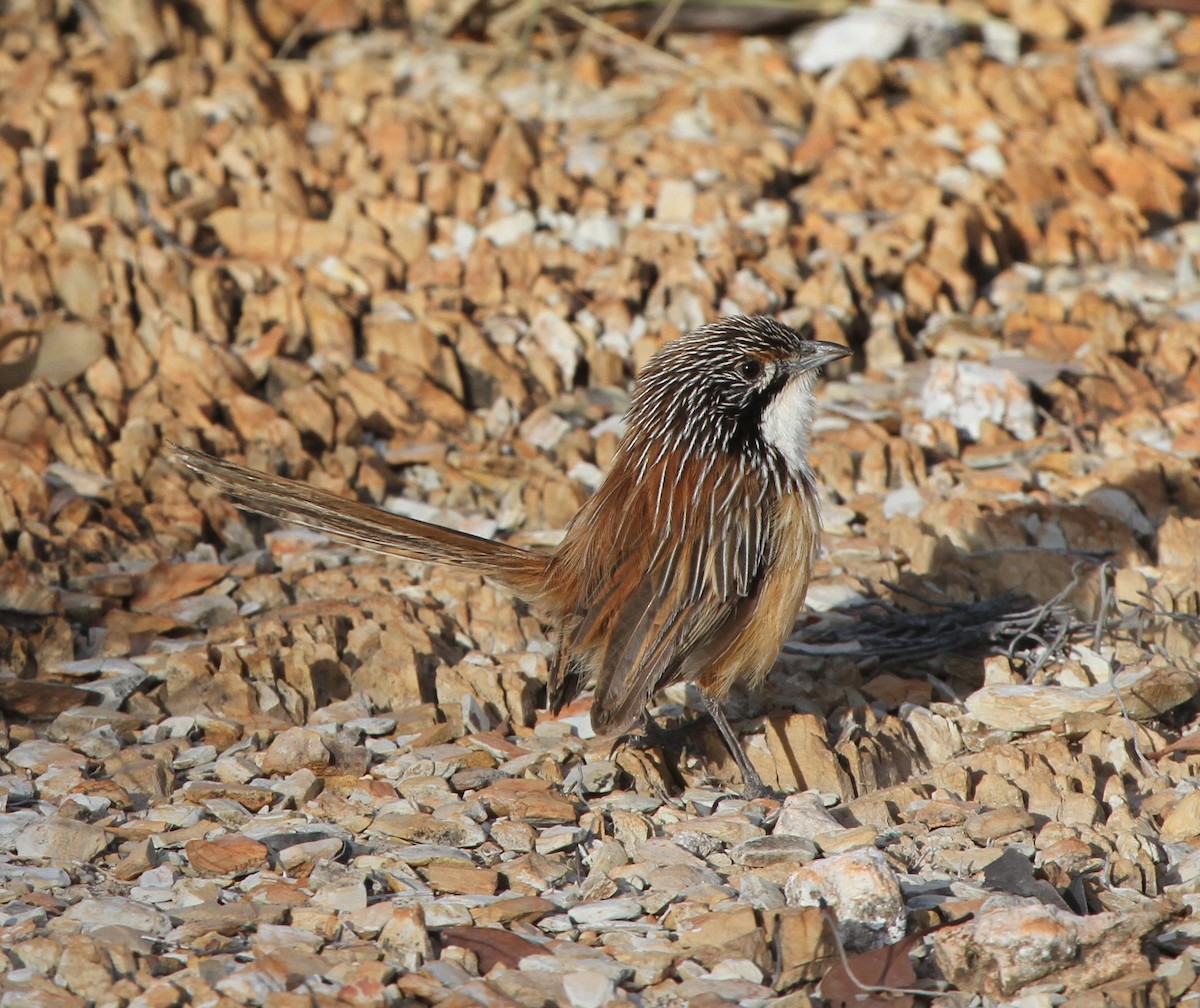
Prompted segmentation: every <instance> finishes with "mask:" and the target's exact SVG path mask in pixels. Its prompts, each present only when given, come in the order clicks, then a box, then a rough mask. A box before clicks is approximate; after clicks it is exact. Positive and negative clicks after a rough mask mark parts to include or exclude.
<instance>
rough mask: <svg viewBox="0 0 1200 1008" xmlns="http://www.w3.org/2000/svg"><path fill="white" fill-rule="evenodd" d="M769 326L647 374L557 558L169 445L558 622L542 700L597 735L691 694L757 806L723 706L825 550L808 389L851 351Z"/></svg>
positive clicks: (698, 349)
mask: <svg viewBox="0 0 1200 1008" xmlns="http://www.w3.org/2000/svg"><path fill="white" fill-rule="evenodd" d="M850 354H851V351H850V350H849V349H848V348H846V347H845V346H842V345H841V344H839V343H834V342H829V341H823V340H819V339H816V338H814V336H813V333H812V330H811V327H807V326H806V327H803V328H801V329H793V328H791V327H789V326H787V325H785V324H783V323H782V322H780V321H778V320H776V319H773V318H770V317H766V316H735V317H730V318H726V319H722V320H719V321H716V322H713V323H709V324H706V325H702V326H700V327H698V328H696V329H694V330H692V331H691V332H689V333H687V334H685V335H683V336H680V337H677V338H676V339H674V340H671V341H669V342H667V343H666V344H664V345H663V347H662V348H661V349H659V350H658V351H657V352H656V353H655V354H654V355H653V356H652V357H651V358H650V360H649V361H648V362H647V363H646V365H645V367H644V368H643V369H642V371H641V373H640V374H639V375H638V377H637V379H636V381H635V383H634V387H633V391H632V393H631V396H630V404H629V408H628V410H627V412H626V414H625V431H624V433H623V435H622V436H621V438H620V440H619V443H618V446H617V449H616V452H615V454H614V457H613V459H612V463H611V466H610V468H609V470H608V472H607V474H606V475H605V476H604V479H603V481H602V482H601V484H600V486H599V487H598V489H597V490H596V492H595V493H594V494H593V495H592V496H591V497H590V498H588V499H587V500H586V501H585V502H584V504H583V505H582V507H581V508H580V510H579V511H578V512H577V513H576V515H575V516H574V517H573V518H572V519H571V520H570V522H569V523H568V524H567V527H566V529H565V531H564V534H563V537H562V539H561V541H560V543H559V545H558V547H557V548H556V549H555V550H554V551H553V552H536V551H533V550H527V549H522V548H520V547H517V546H514V545H510V544H506V543H503V542H498V541H494V540H490V539H483V538H480V537H477V536H473V535H469V534H467V533H464V532H459V531H456V530H453V529H447V528H443V527H441V526H439V525H434V524H431V523H428V522H422V521H417V520H415V519H412V518H406V517H402V516H399V515H395V514H392V513H390V512H388V511H384V510H382V509H380V508H376V507H374V506H372V505H369V504H365V503H362V502H359V501H355V500H350V499H347V498H343V497H338V496H336V495H334V494H331V493H328V492H325V491H322V490H318V489H317V488H315V487H312V486H310V485H308V484H306V483H303V482H300V481H297V480H292V479H288V478H285V477H281V476H276V475H271V474H268V473H263V472H258V471H256V470H253V469H249V468H247V467H245V466H241V465H238V464H236V463H234V462H230V461H226V460H223V459H219V458H217V457H215V456H212V455H209V454H207V453H206V452H203V451H201V450H198V449H195V448H188V447H183V446H180V445H176V444H168V446H167V450H168V453H169V455H170V456H171V457H172V458H173V460H174V462H175V463H176V464H178V465H181V466H183V467H185V468H186V469H189V470H191V471H192V472H193V473H195V474H197V475H198V476H200V477H202V478H203V479H204V480H205V481H206V482H208V483H209V484H211V485H213V486H215V487H216V488H217V489H219V490H221V491H223V492H224V493H226V494H227V495H229V496H230V497H232V498H233V499H234V500H235V501H236V502H237V504H238V505H239V506H241V507H242V508H244V509H246V510H248V511H252V512H256V513H259V514H263V515H266V516H270V517H274V518H279V519H283V520H286V521H289V522H291V523H293V524H296V525H300V526H302V527H305V528H308V529H312V530H315V531H318V532H321V533H323V534H326V535H328V536H330V537H333V538H336V539H340V540H343V541H346V542H348V543H351V544H353V545H355V546H358V547H361V548H364V549H367V550H370V551H374V552H377V553H383V554H388V555H391V556H396V557H401V558H404V559H406V560H413V561H418V562H422V563H429V564H443V565H446V566H448V567H453V568H457V569H459V570H461V571H464V572H466V573H470V574H473V575H476V576H483V577H484V578H487V579H490V580H491V581H493V582H495V583H497V584H499V585H500V586H501V587H503V588H504V589H506V590H507V591H509V592H510V593H511V594H513V595H514V596H517V597H518V598H521V599H524V600H526V601H527V602H528V603H530V604H531V605H532V606H533V608H534V610H535V612H537V613H539V615H540V616H541V617H542V618H543V619H544V620H545V621H546V623H547V624H548V625H549V626H550V627H551V628H552V630H553V633H554V636H555V637H556V642H557V643H556V652H555V657H554V659H553V660H552V662H551V665H550V670H549V681H548V686H547V706H548V707H549V708H550V709H551V710H552V711H554V712H556V713H557V712H558V711H560V710H561V709H562V708H563V707H564V706H565V705H566V704H567V703H569V702H571V701H572V700H574V699H576V698H577V697H579V696H580V695H581V694H582V693H583V692H584V691H586V689H587V688H589V687H591V688H592V690H593V696H592V703H591V721H592V726H593V728H594V730H595V732H596V733H597V734H598V735H601V736H620V735H622V733H627V734H634V735H636V734H637V732H636V731H633V729H636V728H638V727H639V726H641V727H646V726H648V725H649V714H648V707H649V705H650V703H651V700H652V698H653V696H654V694H655V693H656V692H657V691H659V690H660V689H662V688H664V687H666V686H669V685H671V684H673V683H677V682H690V683H693V684H694V685H695V686H696V687H697V689H698V691H699V694H700V697H701V698H702V701H703V705H704V707H705V709H706V710H707V712H708V714H709V715H710V716H711V718H712V720H713V722H714V723H715V724H716V727H717V729H718V731H719V733H720V735H721V738H722V740H723V741H724V743H725V745H726V747H727V748H728V749H729V752H730V754H731V755H732V757H733V759H734V761H735V763H736V765H737V768H738V770H739V772H740V774H741V776H742V780H743V784H744V788H745V792H746V794H747V795H748V796H754V797H756V796H761V795H765V794H769V793H770V791H769V789H768V788H766V787H765V786H764V784H763V780H762V777H761V776H760V775H759V773H758V772H757V770H756V769H755V768H754V766H753V765H752V764H751V762H750V760H749V758H748V757H747V755H746V753H745V752H744V750H743V749H742V746H741V745H740V743H739V741H738V737H737V735H736V734H735V733H734V731H733V728H732V727H731V726H730V724H729V721H728V718H727V717H726V715H725V712H724V710H723V707H722V703H723V701H724V700H725V699H726V697H727V696H728V695H729V693H730V691H731V689H732V688H733V687H734V685H735V684H741V685H743V686H745V687H747V688H748V689H750V690H752V691H753V690H756V689H758V688H760V687H761V686H762V685H763V682H764V680H765V679H766V676H767V673H768V672H769V671H770V669H771V667H772V666H773V665H774V663H775V660H776V658H777V657H778V655H779V651H780V648H781V647H782V645H783V642H784V641H785V640H786V639H787V637H788V636H789V635H790V634H791V633H792V631H793V629H794V627H795V623H796V617H797V614H798V612H799V610H800V608H801V606H802V604H803V601H804V597H805V594H806V592H807V590H808V584H809V580H810V578H811V576H812V570H813V564H814V561H815V559H816V557H817V555H818V551H819V547H820V532H821V511H820V502H819V492H818V486H817V480H816V477H815V475H814V472H813V469H812V466H811V464H810V461H809V451H810V445H811V442H812V437H813V421H814V417H815V413H816V408H817V407H816V398H815V395H814V386H815V384H816V381H817V377H818V372H819V370H820V368H821V367H822V366H823V365H826V364H829V363H831V362H833V361H836V360H839V359H841V358H843V357H846V356H849V355H850Z"/></svg>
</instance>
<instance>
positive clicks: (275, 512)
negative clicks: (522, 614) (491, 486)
mask: <svg viewBox="0 0 1200 1008" xmlns="http://www.w3.org/2000/svg"><path fill="white" fill-rule="evenodd" d="M166 449H167V454H168V455H169V457H170V458H171V459H172V460H173V461H174V462H176V463H177V464H179V465H181V466H184V467H185V468H187V469H190V470H191V471H192V472H194V473H196V474H197V475H199V476H201V477H202V478H203V479H204V480H205V481H206V482H208V483H211V484H212V485H213V486H215V487H216V488H217V489H219V490H221V491H223V492H224V493H226V494H228V495H229V496H230V497H232V498H233V499H234V500H235V501H236V502H237V503H238V505H239V506H240V507H243V508H245V509H246V510H247V511H253V512H255V513H257V514H261V515H267V516H268V517H270V518H281V519H283V520H284V521H288V522H292V523H293V524H295V525H300V526H303V527H304V528H308V529H312V530H314V531H316V532H321V533H324V534H325V535H328V536H332V537H334V538H336V539H341V540H343V541H345V542H348V543H350V544H351V545H354V546H358V547H360V548H362V549H366V550H372V551H374V552H376V553H385V554H387V555H389V556H397V557H403V558H404V559H405V560H416V561H419V562H421V563H436V564H447V565H449V566H456V567H463V568H466V569H467V570H469V571H471V572H473V573H475V574H481V575H483V576H485V577H488V578H491V579H492V580H493V581H496V582H498V583H499V584H501V585H503V586H504V587H505V588H507V589H508V590H509V591H511V592H512V593H513V594H514V595H517V596H518V597H520V598H524V599H529V600H533V599H536V598H537V597H538V596H539V595H541V594H542V592H543V591H544V589H545V575H546V568H547V566H548V565H549V562H550V557H548V556H545V555H542V554H538V553H531V552H529V551H528V550H523V549H518V548H517V547H515V546H507V545H505V544H504V543H498V542H492V541H491V540H489V539H481V538H479V537H478V536H473V535H468V534H467V533H466V532H456V531H455V530H454V529H448V528H443V527H442V526H440V525H431V524H429V523H428V522H423V521H417V520H416V519H413V518H403V517H401V516H400V515H394V514H391V513H390V512H388V511H383V510H381V509H380V508H377V507H372V506H371V505H369V504H362V503H360V502H359V501H354V500H348V499H347V498H345V497H338V496H336V495H334V494H331V493H328V492H326V491H324V490H318V489H317V488H316V487H313V486H309V485H308V484H307V483H301V482H300V481H299V480H293V479H286V478H285V477H283V476H272V475H271V474H269V473H264V472H258V471H256V470H254V469H247V468H246V467H245V466H240V465H237V464H236V463H234V462H226V461H224V460H222V459H219V458H216V457H215V456H212V455H209V454H207V453H206V452H202V451H196V450H195V449H193V448H184V447H182V446H180V445H177V444H173V443H172V442H169V441H168V442H167V445H166Z"/></svg>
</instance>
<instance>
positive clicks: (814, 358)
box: [790, 340, 854, 374]
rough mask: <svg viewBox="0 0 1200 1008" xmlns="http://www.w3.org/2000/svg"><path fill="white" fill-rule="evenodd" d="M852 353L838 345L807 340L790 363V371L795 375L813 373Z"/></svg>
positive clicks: (847, 348)
mask: <svg viewBox="0 0 1200 1008" xmlns="http://www.w3.org/2000/svg"><path fill="white" fill-rule="evenodd" d="M853 352H854V351H852V350H851V349H850V348H849V347H844V346H842V345H841V344H840V343H829V342H827V341H825V340H808V341H807V342H806V343H805V344H804V345H803V347H802V348H801V350H800V354H799V356H797V357H796V358H794V359H793V360H792V362H791V367H790V370H792V371H794V372H795V373H796V374H800V373H801V372H804V371H815V370H816V369H817V368H819V367H823V366H824V365H826V364H832V363H833V362H834V361H835V360H841V359H842V358H843V357H850V356H852V355H853Z"/></svg>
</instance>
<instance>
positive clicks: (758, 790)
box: [700, 693, 774, 798]
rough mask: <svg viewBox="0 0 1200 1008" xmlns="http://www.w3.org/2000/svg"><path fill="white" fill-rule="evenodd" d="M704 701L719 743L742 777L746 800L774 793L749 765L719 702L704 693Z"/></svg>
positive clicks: (702, 696)
mask: <svg viewBox="0 0 1200 1008" xmlns="http://www.w3.org/2000/svg"><path fill="white" fill-rule="evenodd" d="M700 696H701V698H702V699H703V700H704V709H705V710H707V711H708V715H709V717H711V718H712V719H713V723H714V724H716V726H717V731H719V732H720V733H721V741H722V742H724V743H725V748H726V749H728V750H729V755H730V756H732V757H733V761H734V763H736V764H737V768H738V771H739V772H740V773H741V775H742V782H743V783H744V785H745V792H746V797H747V798H765V797H767V796H768V795H771V794H773V793H774V792H773V791H772V790H771V789H770V788H769V787H767V786H766V784H764V783H763V779H762V778H761V777H760V776H759V775H758V771H757V770H755V769H754V766H753V765H752V764H751V763H750V759H749V757H747V756H746V751H745V750H744V749H743V748H742V744H741V742H740V741H739V739H738V737H737V736H736V735H735V734H734V733H733V728H731V727H730V725H729V719H728V718H727V717H725V711H724V710H723V709H722V707H721V702H720V701H719V700H714V699H713V698H712V697H710V696H706V695H705V694H704V693H701V694H700Z"/></svg>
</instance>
